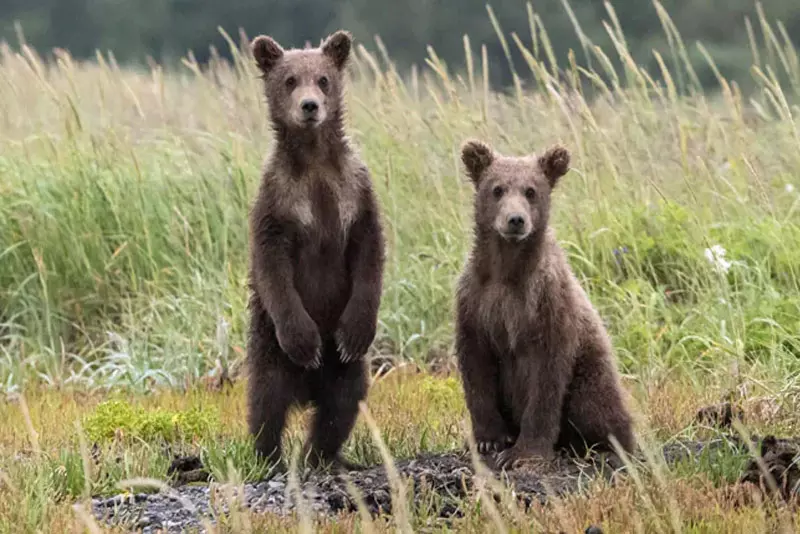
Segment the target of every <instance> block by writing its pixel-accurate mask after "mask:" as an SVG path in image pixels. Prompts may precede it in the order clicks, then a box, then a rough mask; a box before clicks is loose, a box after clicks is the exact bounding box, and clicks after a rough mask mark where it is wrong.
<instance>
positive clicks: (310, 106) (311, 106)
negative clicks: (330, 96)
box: [300, 98, 319, 120]
mask: <svg viewBox="0 0 800 534" xmlns="http://www.w3.org/2000/svg"><path fill="white" fill-rule="evenodd" d="M300 109H302V110H303V118H305V119H306V120H308V119H316V118H317V112H318V111H319V102H317V101H316V100H314V99H312V98H307V99H305V100H303V101H302V102H300Z"/></svg>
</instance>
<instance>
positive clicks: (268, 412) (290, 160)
mask: <svg viewBox="0 0 800 534" xmlns="http://www.w3.org/2000/svg"><path fill="white" fill-rule="evenodd" d="M350 48H351V38H350V35H349V34H348V33H346V32H341V31H340V32H337V33H335V34H333V35H332V36H330V37H329V38H327V39H326V40H325V41H324V42H323V43H322V45H321V46H320V47H319V48H305V49H302V50H284V49H283V48H281V46H280V45H279V44H278V43H277V42H275V41H274V40H273V39H272V38H270V37H265V36H259V37H257V38H256V39H254V40H253V43H252V52H253V56H254V58H255V60H256V64H257V65H258V67H259V69H260V70H261V72H262V77H263V79H264V87H265V91H266V96H267V100H268V104H269V111H270V119H271V122H272V126H273V129H274V132H275V137H274V150H273V152H272V154H271V156H270V157H269V159H268V160H267V162H266V164H265V168H264V171H263V179H262V181H261V187H260V189H259V192H258V197H257V198H256V200H255V203H254V205H253V208H252V211H251V214H250V236H251V246H250V249H251V254H250V262H251V265H250V289H251V296H250V303H249V309H250V331H249V337H248V344H247V362H248V368H249V382H248V401H249V402H248V411H249V414H248V419H249V428H250V432H251V433H252V434H253V435H254V436H256V442H255V443H256V451H257V453H258V454H259V455H261V456H264V457H270V458H272V459H279V458H280V456H281V437H282V434H283V430H284V427H285V425H286V417H287V414H288V412H289V410H290V408H292V407H293V406H295V405H305V404H307V403H311V404H312V405H313V406H315V407H316V413H315V415H314V419H313V422H312V425H311V432H310V436H309V438H308V441H307V443H306V454H307V455H310V458H309V460H310V461H311V462H312V463H313V464H316V463H319V462H340V463H345V462H344V460H342V458H341V456H340V449H341V447H342V444H343V443H344V441H345V440H346V439H347V438H348V436H349V434H350V432H351V431H352V429H353V426H354V424H355V420H356V417H357V415H358V403H359V401H361V400H363V399H364V398H365V397H366V393H367V386H368V376H367V371H366V368H365V362H364V358H363V356H364V355H365V354H366V352H367V350H368V348H369V346H370V344H371V343H372V341H373V339H374V337H375V330H376V325H377V316H378V307H379V305H380V297H381V290H382V276H383V264H384V240H383V234H382V229H381V224H380V218H379V211H378V205H377V202H376V199H375V196H374V193H373V188H372V182H371V178H370V175H369V172H368V170H367V168H366V167H365V165H364V164H363V163H362V161H361V160H360V158H359V156H358V155H357V154H356V153H355V152H354V150H353V149H352V147H351V144H350V142H349V141H348V139H347V137H346V136H345V133H344V124H343V112H344V109H343V83H344V79H343V78H344V70H345V66H346V64H347V59H348V56H349V54H350Z"/></svg>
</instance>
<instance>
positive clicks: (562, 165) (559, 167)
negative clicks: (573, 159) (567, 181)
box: [539, 146, 570, 187]
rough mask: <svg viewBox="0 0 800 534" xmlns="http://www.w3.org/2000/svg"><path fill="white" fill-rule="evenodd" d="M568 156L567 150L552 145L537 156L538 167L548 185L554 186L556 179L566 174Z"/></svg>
mask: <svg viewBox="0 0 800 534" xmlns="http://www.w3.org/2000/svg"><path fill="white" fill-rule="evenodd" d="M569 158H570V156H569V151H567V149H566V148H564V147H562V146H554V147H552V148H550V149H548V150H547V152H545V153H544V154H542V155H541V156H539V167H541V169H542V172H543V173H544V175H545V177H546V178H547V181H548V182H550V187H554V186H555V185H556V183H557V182H558V179H559V178H561V177H562V176H564V175H565V174H567V171H568V170H569Z"/></svg>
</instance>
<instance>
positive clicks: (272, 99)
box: [251, 31, 352, 129]
mask: <svg viewBox="0 0 800 534" xmlns="http://www.w3.org/2000/svg"><path fill="white" fill-rule="evenodd" d="M351 44H352V37H351V36H350V34H349V33H348V32H345V31H338V32H336V33H334V34H333V35H331V36H329V37H328V38H327V39H325V40H324V41H323V42H322V44H321V45H320V47H319V48H310V47H309V46H307V47H306V48H304V49H301V50H297V49H293V50H284V49H283V48H282V47H281V45H279V44H278V42H277V41H275V40H274V39H273V38H272V37H267V36H264V35H260V36H258V37H256V38H255V39H253V42H252V44H251V49H252V52H253V57H254V58H255V61H256V65H257V66H258V68H259V70H260V71H261V74H262V78H263V79H264V86H265V90H266V94H267V100H268V102H269V107H270V115H271V117H272V120H273V121H274V122H276V123H278V124H279V125H281V126H283V127H286V128H290V129H314V128H318V127H320V126H321V125H323V124H325V123H326V121H329V120H330V119H331V118H334V117H338V116H339V115H340V112H341V107H342V89H343V87H342V85H343V77H344V76H343V73H344V69H345V66H346V65H347V60H348V58H349V56H350V48H351Z"/></svg>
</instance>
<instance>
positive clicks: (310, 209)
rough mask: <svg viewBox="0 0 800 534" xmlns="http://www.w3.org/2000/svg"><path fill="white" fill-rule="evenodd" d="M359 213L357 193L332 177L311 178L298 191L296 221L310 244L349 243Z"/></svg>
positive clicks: (317, 176) (295, 210)
mask: <svg viewBox="0 0 800 534" xmlns="http://www.w3.org/2000/svg"><path fill="white" fill-rule="evenodd" d="M357 214H358V191H357V189H356V188H355V187H354V185H352V184H348V183H347V182H345V181H343V180H341V179H340V178H339V177H332V176H330V175H328V176H326V175H316V176H309V177H308V179H307V180H306V183H305V187H303V188H300V189H299V190H298V191H297V192H296V197H295V200H294V215H295V219H296V220H297V221H298V223H299V224H300V227H301V228H302V230H303V234H305V236H306V237H307V238H308V240H309V241H311V242H316V243H320V244H324V243H325V242H327V241H336V242H338V241H342V240H346V238H347V235H348V233H349V231H350V228H351V227H352V225H353V222H354V221H355V219H356V216H357Z"/></svg>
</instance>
